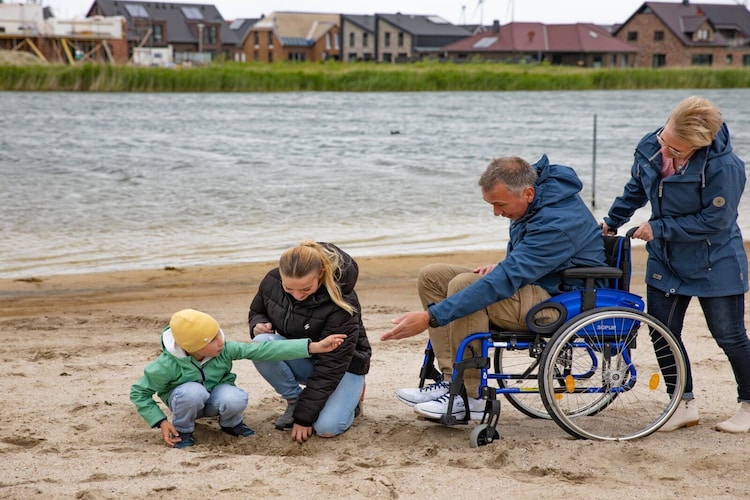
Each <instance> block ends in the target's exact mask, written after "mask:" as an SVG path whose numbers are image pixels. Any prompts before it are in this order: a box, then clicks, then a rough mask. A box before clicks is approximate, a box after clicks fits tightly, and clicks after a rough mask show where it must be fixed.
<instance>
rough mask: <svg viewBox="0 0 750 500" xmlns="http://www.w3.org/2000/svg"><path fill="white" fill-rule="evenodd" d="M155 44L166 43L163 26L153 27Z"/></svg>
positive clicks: (155, 25)
mask: <svg viewBox="0 0 750 500" xmlns="http://www.w3.org/2000/svg"><path fill="white" fill-rule="evenodd" d="M151 29H152V30H153V31H152V34H151V36H152V37H153V40H154V43H161V42H163V41H164V30H163V26H162V25H161V24H154V25H152V26H151Z"/></svg>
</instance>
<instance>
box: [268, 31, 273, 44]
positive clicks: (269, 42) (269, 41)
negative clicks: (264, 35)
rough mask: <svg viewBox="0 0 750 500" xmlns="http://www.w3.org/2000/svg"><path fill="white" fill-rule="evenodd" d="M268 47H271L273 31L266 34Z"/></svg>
mask: <svg viewBox="0 0 750 500" xmlns="http://www.w3.org/2000/svg"><path fill="white" fill-rule="evenodd" d="M268 45H269V46H270V45H273V31H269V32H268Z"/></svg>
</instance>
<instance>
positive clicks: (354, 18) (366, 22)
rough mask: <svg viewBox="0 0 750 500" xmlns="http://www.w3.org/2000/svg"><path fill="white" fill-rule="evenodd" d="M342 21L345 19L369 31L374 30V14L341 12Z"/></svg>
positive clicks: (372, 31)
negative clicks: (362, 14)
mask: <svg viewBox="0 0 750 500" xmlns="http://www.w3.org/2000/svg"><path fill="white" fill-rule="evenodd" d="M341 19H342V21H343V20H344V19H346V20H347V21H349V22H350V23H352V24H356V25H357V26H359V27H360V28H362V29H363V30H365V31H369V32H370V33H374V32H375V16H368V15H364V16H361V15H353V14H341Z"/></svg>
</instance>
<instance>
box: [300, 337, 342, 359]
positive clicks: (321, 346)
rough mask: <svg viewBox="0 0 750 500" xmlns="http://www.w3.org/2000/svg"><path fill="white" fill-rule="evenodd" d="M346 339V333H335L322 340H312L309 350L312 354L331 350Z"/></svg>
mask: <svg viewBox="0 0 750 500" xmlns="http://www.w3.org/2000/svg"><path fill="white" fill-rule="evenodd" d="M345 339H346V334H345V333H334V334H333V335H329V336H328V337H326V338H324V339H323V340H321V341H320V342H310V346H309V347H308V349H307V350H308V352H309V353H310V354H319V353H321V352H331V351H333V350H334V349H336V348H337V347H338V346H340V345H341V344H342V343H343V342H344V340H345Z"/></svg>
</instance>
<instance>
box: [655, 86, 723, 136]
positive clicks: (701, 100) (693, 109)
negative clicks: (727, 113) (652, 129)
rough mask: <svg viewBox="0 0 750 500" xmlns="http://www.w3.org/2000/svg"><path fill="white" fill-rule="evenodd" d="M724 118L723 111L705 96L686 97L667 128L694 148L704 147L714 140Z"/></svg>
mask: <svg viewBox="0 0 750 500" xmlns="http://www.w3.org/2000/svg"><path fill="white" fill-rule="evenodd" d="M722 123H724V119H723V118H722V117H721V111H719V108H718V107H717V106H716V105H715V104H714V103H713V102H711V101H709V100H708V99H706V98H705V97H698V96H691V97H686V98H685V99H683V100H682V101H680V103H679V104H678V105H677V106H675V108H674V109H673V110H672V113H671V114H670V115H669V119H668V120H667V123H666V125H665V126H664V127H665V128H669V130H670V131H671V132H672V134H673V135H674V136H675V137H676V138H678V139H679V140H681V141H682V142H685V143H687V144H690V145H691V146H692V147H694V148H702V147H704V146H708V145H709V144H711V142H713V140H714V137H716V134H717V133H718V132H719V129H720V128H721V124H722Z"/></svg>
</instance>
